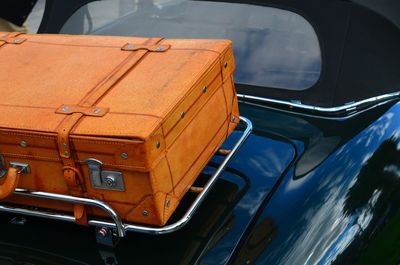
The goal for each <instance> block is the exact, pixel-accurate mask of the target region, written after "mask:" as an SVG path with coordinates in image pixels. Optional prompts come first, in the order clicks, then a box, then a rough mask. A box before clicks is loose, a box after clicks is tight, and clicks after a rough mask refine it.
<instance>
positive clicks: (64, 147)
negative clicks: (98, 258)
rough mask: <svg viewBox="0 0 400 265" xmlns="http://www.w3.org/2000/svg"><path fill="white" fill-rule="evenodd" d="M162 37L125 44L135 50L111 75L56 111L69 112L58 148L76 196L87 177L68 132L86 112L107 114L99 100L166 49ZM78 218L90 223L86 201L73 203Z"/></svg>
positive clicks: (82, 221)
mask: <svg viewBox="0 0 400 265" xmlns="http://www.w3.org/2000/svg"><path fill="white" fill-rule="evenodd" d="M160 41H162V38H151V39H149V40H148V41H147V42H146V43H145V44H144V45H133V44H126V45H124V46H123V47H122V48H121V50H122V51H135V52H134V53H131V54H130V55H128V57H127V58H126V59H125V60H124V61H123V62H122V63H121V64H120V65H118V66H117V67H116V69H114V70H113V71H112V72H111V73H110V74H109V75H108V76H106V77H105V78H104V80H102V82H100V83H99V85H97V86H96V87H94V88H93V89H92V90H91V91H90V92H89V93H88V94H87V95H86V96H85V97H84V98H83V99H82V100H81V101H80V102H79V104H78V106H65V105H63V106H61V107H60V108H59V109H58V110H57V111H56V113H59V114H66V115H68V116H67V117H66V118H65V119H64V120H63V121H62V122H61V124H60V125H59V128H58V149H59V155H60V157H61V159H62V162H63V164H64V167H63V170H64V179H65V181H66V183H67V185H68V189H69V191H70V193H71V195H73V196H80V197H81V196H83V195H84V194H85V188H84V187H85V185H84V179H83V177H82V174H81V173H80V170H79V169H78V168H77V165H76V164H75V159H74V156H73V154H72V152H71V146H70V140H69V135H70V132H71V130H72V129H73V128H74V126H75V125H76V124H77V123H78V122H79V120H80V119H81V118H82V117H84V116H92V117H103V116H104V115H106V114H107V112H108V109H107V108H101V107H95V105H96V103H97V102H98V101H99V100H100V99H101V98H102V97H103V96H104V95H105V94H107V93H108V92H109V91H110V90H111V89H112V87H113V86H114V85H115V84H116V82H118V80H120V79H121V78H122V77H123V76H124V75H125V74H126V73H127V72H128V71H130V70H131V69H132V68H134V67H135V66H136V65H137V64H138V63H139V62H140V61H141V60H142V59H143V57H144V56H145V55H146V54H147V53H148V52H163V51H166V50H167V49H168V48H169V47H166V46H160V45H157V44H158V43H159V42H160ZM74 215H75V220H76V222H77V223H79V224H87V213H86V209H85V207H84V206H83V205H74Z"/></svg>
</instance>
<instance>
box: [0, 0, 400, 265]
mask: <svg viewBox="0 0 400 265" xmlns="http://www.w3.org/2000/svg"><path fill="white" fill-rule="evenodd" d="M62 2H64V4H60V3H62ZM85 2H90V1H75V2H73V3H72V2H68V3H67V2H66V1H48V3H47V6H46V8H47V11H48V13H46V14H45V18H44V20H43V23H42V25H41V28H40V30H41V31H42V32H58V31H59V30H61V27H62V25H63V24H64V23H65V21H66V20H67V18H68V17H70V15H71V13H72V12H74V11H75V10H76V9H77V8H79V7H80V6H81V5H83V4H84V3H85ZM237 2H247V3H250V1H237ZM294 2H296V3H294ZM305 2H306V1H290V0H282V1H268V0H266V1H253V2H251V4H255V5H272V6H274V7H277V8H285V9H290V10H293V11H295V12H298V13H300V14H301V15H303V16H305V17H307V19H308V20H309V21H311V22H312V24H313V26H314V27H315V28H316V31H317V33H318V37H319V41H320V43H321V49H322V58H323V60H322V70H321V77H320V80H319V81H318V82H317V83H316V84H315V85H314V86H312V87H311V88H310V89H308V90H304V91H300V92H298V91H283V90H278V89H274V88H260V87H257V86H254V85H246V84H238V85H237V88H238V90H239V93H241V94H247V95H252V96H257V98H249V97H248V98H246V97H241V98H240V99H241V102H240V111H241V115H243V116H245V117H247V118H249V119H250V120H251V121H252V122H253V125H254V132H253V134H252V135H251V136H250V137H249V139H248V140H247V141H246V143H245V144H244V146H243V147H242V148H241V150H240V152H239V154H238V155H237V156H236V158H235V160H234V161H233V162H232V163H231V164H230V165H229V167H228V169H226V172H225V173H224V175H223V177H222V178H221V179H219V181H218V182H217V184H216V186H215V187H214V189H213V192H212V193H211V194H210V196H209V197H208V198H207V199H206V201H205V203H204V204H203V205H202V206H201V207H200V209H199V210H198V212H197V213H196V215H195V216H194V217H193V219H192V220H191V222H190V223H189V224H188V225H187V226H186V227H184V228H183V229H182V230H180V231H178V232H176V233H172V234H168V235H162V236H149V235H142V234H136V233H129V234H128V236H127V237H126V238H124V239H123V240H121V242H120V244H119V245H118V247H117V248H116V249H106V248H102V247H99V246H98V245H97V244H96V243H95V240H94V237H93V234H92V230H91V229H88V228H86V227H79V226H76V225H73V224H64V223H59V222H56V221H49V220H42V219H35V218H32V219H31V218H30V219H29V220H28V221H27V222H26V223H25V224H24V225H18V224H20V223H21V222H19V220H18V219H14V220H13V222H12V223H13V224H9V223H10V222H9V220H10V219H12V218H13V217H14V216H9V215H4V217H5V218H1V223H2V227H3V231H2V233H1V237H0V246H1V247H0V263H1V262H3V261H4V263H5V264H103V263H106V264H160V263H163V264H399V263H400V193H399V190H400V102H399V100H398V96H399V94H397V93H396V91H398V90H399V88H400V60H399V58H400V49H399V48H398V47H400V45H398V46H396V43H399V42H400V21H399V17H400V9H399V5H398V4H396V3H395V2H394V1H383V2H379V3H378V1H372V0H371V1H366V2H364V3H363V4H362V5H359V4H357V3H354V2H350V1H308V2H307V3H305ZM319 2H321V3H319ZM322 2H324V3H322ZM355 2H361V1H355ZM60 8H61V9H60ZM60 14H63V15H60ZM349 32H353V34H349ZM360 36H361V37H360ZM239 59H240V58H239ZM383 94H387V95H389V96H388V97H383V98H373V100H371V101H366V102H364V103H363V104H357V102H359V101H360V100H363V99H366V98H371V97H376V96H379V95H383ZM260 98H264V99H265V98H267V100H260ZM291 100H296V102H295V103H293V101H291ZM299 100H300V101H301V102H299ZM348 102H351V103H350V104H349V105H347V106H349V107H348V108H346V107H344V108H343V107H342V108H336V106H341V105H345V103H348ZM352 104H353V105H352ZM310 106H318V107H320V108H311V107H310ZM235 137H237V135H233V136H232V137H231V139H230V141H233V140H234V138H235ZM228 142H229V141H228ZM227 144H229V143H227ZM218 159H219V158H218V157H216V158H214V159H213V161H211V163H210V168H206V169H205V172H204V174H207V172H209V171H210V170H211V167H212V166H213V165H217V164H218ZM22 223H24V222H22ZM7 262H8V263H7Z"/></svg>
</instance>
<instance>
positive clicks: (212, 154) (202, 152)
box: [174, 119, 229, 198]
mask: <svg viewBox="0 0 400 265" xmlns="http://www.w3.org/2000/svg"><path fill="white" fill-rule="evenodd" d="M227 122H229V120H228V119H225V121H224V122H223V123H222V126H220V127H219V128H218V130H217V132H216V133H215V134H214V136H213V137H212V138H211V141H209V142H208V143H207V147H206V148H204V149H203V150H202V151H201V152H200V154H199V155H198V156H197V157H196V159H195V160H194V162H193V163H192V164H190V166H189V167H188V169H187V170H186V172H185V173H184V177H183V178H181V179H180V180H179V181H178V183H177V184H176V186H174V194H175V195H176V192H175V189H176V187H177V186H178V185H179V184H180V183H181V182H182V181H183V180H184V178H185V177H186V175H187V174H188V173H189V171H190V169H191V168H192V167H193V165H194V164H195V163H196V161H197V160H198V159H199V157H200V156H201V155H202V154H204V152H205V151H206V149H207V148H208V147H209V146H210V144H211V142H212V141H213V140H214V139H215V137H216V136H217V135H218V133H220V131H221V130H222V129H223V127H224V126H225V125H226V123H227ZM223 139H225V137H222V139H221V140H223ZM221 140H220V141H221ZM213 156H214V152H212V153H211V155H209V156H208V159H206V162H204V163H203V164H202V168H204V167H205V166H206V165H207V164H208V162H209V161H210V159H211V157H213ZM185 193H186V192H182V193H181V194H179V196H177V197H178V198H182V197H183V195H184V194H185Z"/></svg>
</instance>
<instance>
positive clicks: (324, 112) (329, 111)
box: [237, 91, 400, 116]
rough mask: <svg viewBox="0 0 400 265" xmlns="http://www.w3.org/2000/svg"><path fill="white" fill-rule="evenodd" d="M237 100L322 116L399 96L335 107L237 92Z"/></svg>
mask: <svg viewBox="0 0 400 265" xmlns="http://www.w3.org/2000/svg"><path fill="white" fill-rule="evenodd" d="M237 96H238V99H239V101H242V102H243V101H247V100H249V101H255V102H262V103H266V104H274V105H277V106H282V107H287V108H290V109H298V110H302V111H305V112H312V113H317V114H319V115H322V116H346V115H348V114H349V113H354V112H356V111H358V110H360V109H362V108H363V107H365V106H371V105H375V104H377V103H380V102H383V101H387V100H392V99H396V98H399V97H400V91H399V92H394V93H389V94H384V95H380V96H376V97H371V98H367V99H363V100H360V101H356V102H351V103H349V104H345V105H342V106H336V107H319V106H312V105H307V104H301V103H297V102H291V101H285V100H278V99H272V98H264V97H257V96H251V95H245V94H238V95H237Z"/></svg>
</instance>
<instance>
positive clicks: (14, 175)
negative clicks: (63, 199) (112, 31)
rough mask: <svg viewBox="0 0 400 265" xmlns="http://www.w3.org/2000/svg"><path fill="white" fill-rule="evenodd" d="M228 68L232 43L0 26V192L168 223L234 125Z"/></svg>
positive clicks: (81, 214) (36, 202)
mask: <svg viewBox="0 0 400 265" xmlns="http://www.w3.org/2000/svg"><path fill="white" fill-rule="evenodd" d="M233 71H234V58H233V54H232V46H231V42H230V41H228V40H188V39H182V40H177V39H159V38H136V37H107V36H72V35H25V34H20V33H6V32H0V95H1V100H0V115H1V116H0V175H2V178H1V180H0V181H1V182H0V200H2V201H3V202H7V203H13V204H22V205H31V206H35V207H40V208H47V209H57V210H60V211H67V212H74V215H75V218H76V220H77V222H79V223H82V224H85V222H86V218H87V216H88V215H89V216H100V217H101V216H105V214H104V212H102V211H101V210H99V209H97V208H90V207H84V206H82V205H72V204H68V203H60V202H54V201H50V200H43V199H37V198H26V197H21V196H16V195H13V191H14V190H15V188H17V187H18V188H21V189H27V190H32V191H45V192H51V193H56V194H68V195H73V196H77V197H84V198H93V199H97V200H102V201H104V202H106V203H107V204H109V205H110V206H111V207H112V208H113V209H114V210H115V211H116V212H117V213H118V215H119V216H120V217H121V218H122V219H123V220H125V221H129V222H134V223H143V224H150V225H157V226H162V225H164V224H165V223H166V222H167V220H168V218H169V217H170V216H171V214H172V213H173V211H174V210H175V209H176V207H177V205H178V204H179V201H180V200H181V199H182V197H183V195H184V194H185V193H186V192H187V191H188V189H189V188H190V187H191V185H192V183H193V182H194V181H195V179H196V177H197V176H198V174H199V173H200V172H201V170H202V168H203V167H204V166H205V165H206V164H207V162H208V161H209V159H210V158H211V157H212V156H213V155H214V153H215V152H216V150H217V149H218V148H219V146H220V145H221V144H222V143H223V142H224V141H225V139H226V138H227V137H228V136H229V134H230V133H231V132H232V131H233V130H234V129H235V127H236V125H237V123H238V122H239V116H238V115H239V114H238V105H237V99H236V92H235V88H234V84H233V78H232V73H233ZM1 160H2V161H1ZM21 164H22V165H29V168H28V169H29V170H26V169H27V168H22V169H25V170H21ZM10 165H13V166H12V167H11V166H10ZM22 173H24V174H22Z"/></svg>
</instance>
